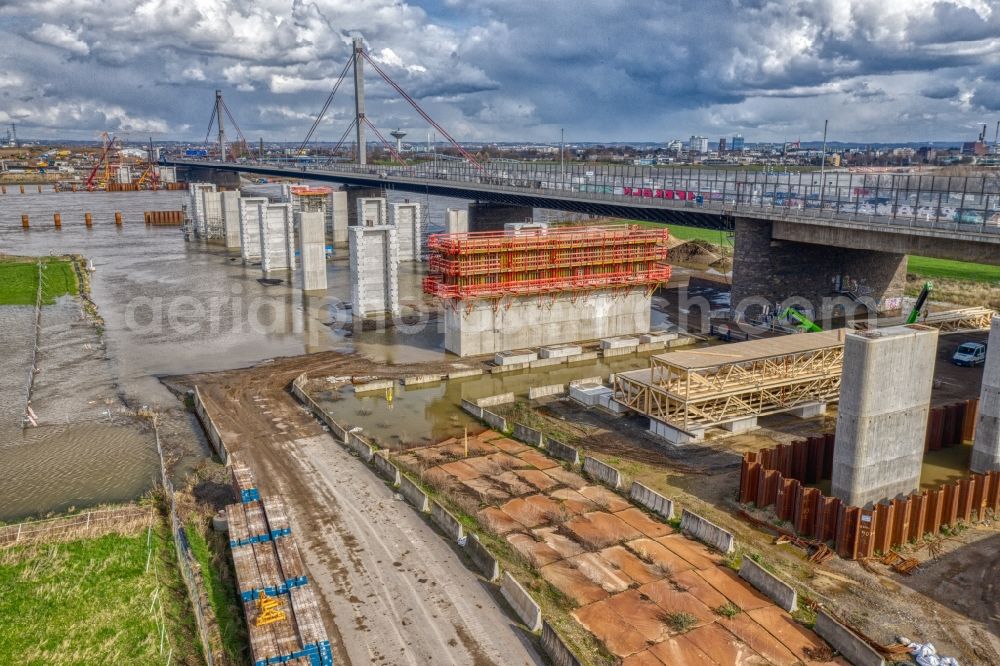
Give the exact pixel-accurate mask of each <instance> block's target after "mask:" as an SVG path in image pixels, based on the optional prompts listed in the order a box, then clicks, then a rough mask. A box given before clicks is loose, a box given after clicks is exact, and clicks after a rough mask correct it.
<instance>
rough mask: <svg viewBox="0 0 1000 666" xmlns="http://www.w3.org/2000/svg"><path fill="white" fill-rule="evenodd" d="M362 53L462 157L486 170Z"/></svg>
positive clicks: (383, 77) (379, 73) (481, 169)
mask: <svg viewBox="0 0 1000 666" xmlns="http://www.w3.org/2000/svg"><path fill="white" fill-rule="evenodd" d="M361 55H362V56H363V57H364V59H365V60H367V61H368V64H370V65H371V66H372V68H374V69H375V71H376V72H377V73H378V75H379V76H381V77H382V79H383V80H384V81H385V82H386V83H388V84H389V85H390V86H391V87H392V88H393V89H394V90H395V91H396V92H398V93H399V94H400V95H401V96H402V97H403V99H405V100H406V101H407V102H409V103H410V106H412V107H413V109H414V110H415V111H416V112H417V113H419V114H420V116H421V117H422V118H423V119H424V120H426V121H427V122H428V123H430V125H431V127H433V128H434V129H436V130H437V131H438V132H440V133H441V136H443V137H444V138H446V139H447V140H448V141H449V142H450V143H451V145H452V146H454V147H455V148H456V149H457V150H458V152H459V153H460V154H461V155H462V157H464V158H465V159H466V160H468V161H469V163H470V164H472V165H473V166H474V167H476V168H477V169H478V170H480V171H483V170H484V169H483V165H482V164H480V163H479V161H478V160H476V158H475V157H473V156H472V155H471V154H470V153H469V152H468V151H467V150H465V148H462V146H461V145H459V143H458V141H455V139H454V138H453V137H452V136H451V134H449V133H448V131H447V130H446V129H445V128H443V127H441V125H439V124H438V123H437V121H435V120H434V119H433V118H431V117H430V115H428V113H427V112H426V111H424V110H423V109H422V108H421V107H420V105H419V104H417V101H416V100H415V99H413V98H412V97H410V95H409V94H407V92H406V91H405V90H403V88H402V87H400V85H399V84H398V83H396V82H395V81H393V80H392V79H391V78H389V75H388V74H386V73H385V72H384V71H382V68H381V67H379V66H378V63H376V62H375V61H374V60H372V58H371V56H370V55H368V52H367V51H361Z"/></svg>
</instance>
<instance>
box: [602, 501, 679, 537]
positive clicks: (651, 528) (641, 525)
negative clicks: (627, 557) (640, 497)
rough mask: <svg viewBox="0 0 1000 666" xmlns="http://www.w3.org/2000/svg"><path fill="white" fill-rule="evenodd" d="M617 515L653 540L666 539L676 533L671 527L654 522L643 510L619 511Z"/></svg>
mask: <svg viewBox="0 0 1000 666" xmlns="http://www.w3.org/2000/svg"><path fill="white" fill-rule="evenodd" d="M615 515H616V516H618V517H619V518H621V519H622V520H624V521H625V522H626V523H628V524H629V525H631V526H632V527H634V528H635V529H637V530H639V531H640V532H642V533H643V534H644V535H645V536H648V537H649V538H651V539H658V538H659V537H665V536H667V535H668V534H673V531H674V530H673V528H672V527H670V526H669V525H665V524H663V523H661V522H659V521H658V520H653V519H652V518H650V517H649V516H648V515H646V514H645V513H643V512H642V510H641V509H637V508H635V507H631V508H629V509H625V510H624V511H619V512H618V513H616V514H615Z"/></svg>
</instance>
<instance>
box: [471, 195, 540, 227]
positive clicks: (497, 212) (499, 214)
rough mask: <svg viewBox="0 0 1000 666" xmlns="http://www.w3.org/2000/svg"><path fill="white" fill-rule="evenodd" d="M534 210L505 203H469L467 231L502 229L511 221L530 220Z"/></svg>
mask: <svg viewBox="0 0 1000 666" xmlns="http://www.w3.org/2000/svg"><path fill="white" fill-rule="evenodd" d="M534 212H535V210H534V209H533V208H532V207H531V206H509V205H507V204H496V203H480V202H478V201H477V202H475V203H471V204H469V231H503V227H504V225H505V224H508V223H511V222H531V220H532V217H533V216H534Z"/></svg>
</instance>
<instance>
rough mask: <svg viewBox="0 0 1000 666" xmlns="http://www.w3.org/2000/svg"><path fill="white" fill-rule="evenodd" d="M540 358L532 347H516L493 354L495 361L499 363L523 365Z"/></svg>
mask: <svg viewBox="0 0 1000 666" xmlns="http://www.w3.org/2000/svg"><path fill="white" fill-rule="evenodd" d="M537 360H538V354H536V353H535V352H533V351H531V350H530V349H514V350H510V351H502V352H497V353H496V354H495V355H494V356H493V362H494V363H496V364H497V365H519V364H520V365H523V364H525V363H531V362H532V361H537Z"/></svg>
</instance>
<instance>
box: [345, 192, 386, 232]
mask: <svg viewBox="0 0 1000 666" xmlns="http://www.w3.org/2000/svg"><path fill="white" fill-rule="evenodd" d="M344 191H345V192H346V193H347V226H349V227H356V226H358V199H384V198H385V190H384V189H382V188H381V187H367V186H364V185H344Z"/></svg>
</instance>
